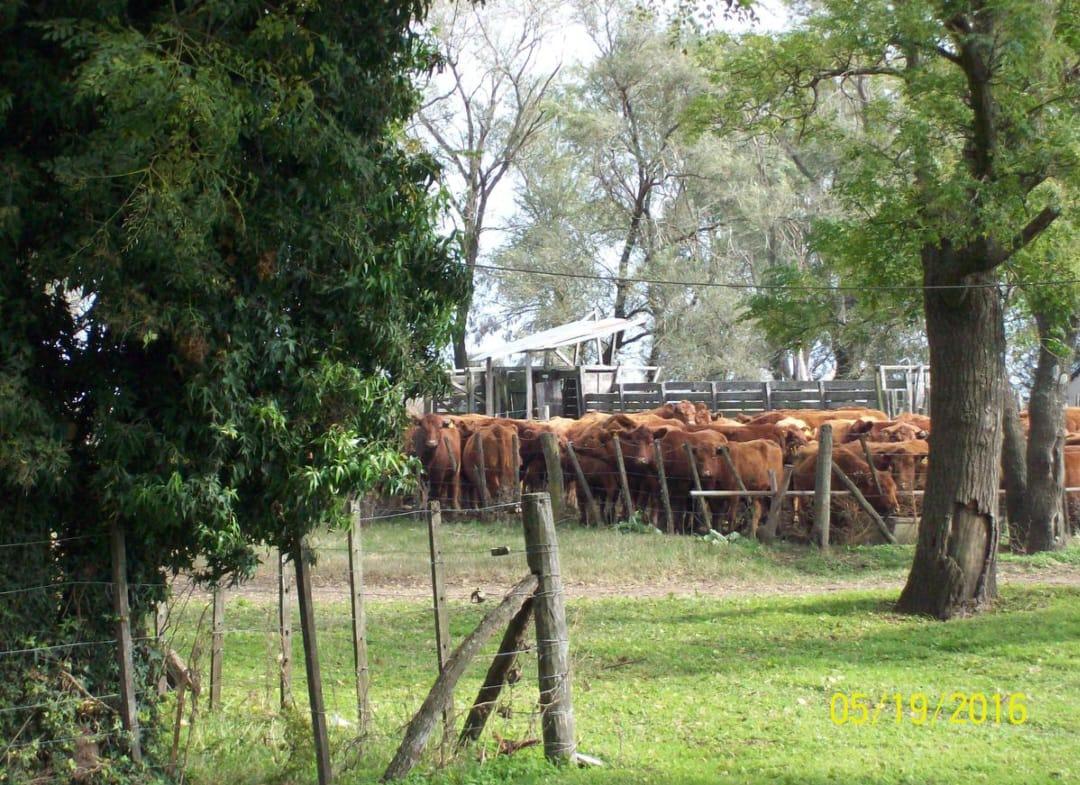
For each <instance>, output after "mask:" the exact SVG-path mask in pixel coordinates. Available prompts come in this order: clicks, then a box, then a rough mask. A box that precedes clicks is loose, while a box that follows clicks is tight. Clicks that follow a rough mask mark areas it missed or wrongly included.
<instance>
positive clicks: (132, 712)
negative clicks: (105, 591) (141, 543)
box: [109, 520, 142, 763]
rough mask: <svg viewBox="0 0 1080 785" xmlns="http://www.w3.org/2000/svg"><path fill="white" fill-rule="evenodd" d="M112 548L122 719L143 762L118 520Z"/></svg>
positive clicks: (133, 751) (111, 529) (130, 747)
mask: <svg viewBox="0 0 1080 785" xmlns="http://www.w3.org/2000/svg"><path fill="white" fill-rule="evenodd" d="M109 546H110V549H111V550H112V590H113V612H114V613H115V614H116V640H117V650H116V654H117V659H118V660H119V664H120V720H121V722H123V724H124V730H125V731H127V733H128V752H129V753H130V754H131V759H132V760H133V761H134V762H135V763H141V762H142V741H141V740H140V738H139V736H140V731H139V712H138V707H137V706H136V704H135V659H134V653H133V649H132V641H131V609H130V607H129V606H128V579H127V549H126V547H125V543H124V530H123V529H121V528H120V524H118V523H117V522H116V521H115V520H113V521H111V522H110V523H109Z"/></svg>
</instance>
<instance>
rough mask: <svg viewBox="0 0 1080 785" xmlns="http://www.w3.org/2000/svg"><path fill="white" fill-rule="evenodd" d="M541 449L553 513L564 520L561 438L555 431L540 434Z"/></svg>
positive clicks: (558, 518)
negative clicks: (560, 458)
mask: <svg viewBox="0 0 1080 785" xmlns="http://www.w3.org/2000/svg"><path fill="white" fill-rule="evenodd" d="M540 449H541V450H543V451H544V468H545V470H546V471H547V482H548V492H549V493H550V494H551V509H552V514H553V515H555V516H557V520H562V514H563V476H562V461H561V460H559V440H558V439H557V438H556V437H555V434H553V433H541V434H540Z"/></svg>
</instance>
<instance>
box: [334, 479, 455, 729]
mask: <svg viewBox="0 0 1080 785" xmlns="http://www.w3.org/2000/svg"><path fill="white" fill-rule="evenodd" d="M432 504H438V502H432ZM360 513H361V509H360V501H359V500H358V499H355V500H353V521H352V524H353V525H352V528H351V529H349V536H348V537H349V600H350V606H351V608H350V609H351V611H352V644H353V667H354V668H355V677H356V721H357V727H358V728H359V729H360V731H361V732H363V731H364V729H365V728H366V727H367V724H368V718H369V717H370V715H371V711H370V708H369V706H368V690H369V688H370V685H371V672H370V671H369V670H368V651H367V608H366V607H365V605H364V551H363V540H362V539H361V538H362V534H361V528H360Z"/></svg>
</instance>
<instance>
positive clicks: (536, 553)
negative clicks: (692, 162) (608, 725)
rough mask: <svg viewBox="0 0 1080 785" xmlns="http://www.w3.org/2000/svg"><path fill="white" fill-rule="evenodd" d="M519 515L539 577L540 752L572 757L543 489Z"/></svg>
mask: <svg viewBox="0 0 1080 785" xmlns="http://www.w3.org/2000/svg"><path fill="white" fill-rule="evenodd" d="M523 517H524V522H525V550H526V558H527V560H528V562H529V569H530V570H531V571H532V573H533V574H534V575H535V576H536V578H537V582H538V583H537V587H536V595H535V605H534V608H533V612H534V614H535V618H536V650H537V654H538V655H539V661H540V662H539V669H540V722H541V726H542V728H543V733H544V755H545V757H547V759H548V760H551V761H559V762H561V761H570V760H573V758H574V754H575V752H576V750H575V744H574V704H573V699H572V696H571V692H570V640H569V630H568V629H567V626H566V605H565V601H564V598H563V591H562V575H561V572H560V569H559V545H558V542H557V541H556V539H555V519H554V517H553V516H552V513H551V499H550V497H548V495H547V494H545V493H530V494H527V495H526V496H525V508H524V516H523Z"/></svg>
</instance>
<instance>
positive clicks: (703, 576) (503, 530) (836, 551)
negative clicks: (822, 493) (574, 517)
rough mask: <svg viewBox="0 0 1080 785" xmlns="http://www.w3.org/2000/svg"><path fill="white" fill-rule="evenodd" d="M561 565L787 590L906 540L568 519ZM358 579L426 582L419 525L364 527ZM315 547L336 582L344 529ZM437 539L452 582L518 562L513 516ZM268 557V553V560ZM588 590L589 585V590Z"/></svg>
mask: <svg viewBox="0 0 1080 785" xmlns="http://www.w3.org/2000/svg"><path fill="white" fill-rule="evenodd" d="M558 537H559V546H560V558H561V560H562V566H563V574H564V576H565V581H566V583H567V585H568V587H569V588H570V589H571V593H572V594H580V595H593V594H595V593H596V592H597V591H598V592H603V591H604V590H605V589H610V588H612V587H615V588H617V589H618V590H619V591H622V590H623V589H625V588H627V587H631V588H633V589H636V590H637V591H636V593H638V594H640V593H642V592H652V593H655V592H658V591H659V592H661V593H663V592H664V591H665V590H671V591H674V592H676V593H680V594H686V593H691V594H692V593H693V592H694V591H695V589H697V590H698V591H701V592H704V591H706V590H708V589H709V588H710V587H714V588H719V589H738V588H740V587H741V588H744V589H745V590H746V591H750V592H754V591H775V590H782V591H787V590H789V589H793V588H799V587H804V588H811V589H812V588H814V587H822V588H831V587H832V585H833V584H834V583H836V582H841V583H843V585H845V586H857V585H858V584H859V583H860V582H870V583H895V582H902V581H903V579H904V577H905V576H906V575H907V571H908V569H909V567H910V565H911V558H912V554H913V553H914V546H910V545H892V546H886V545H878V546H866V547H862V546H851V547H834V548H833V549H832V551H831V553H830V554H829V555H828V556H824V555H822V554H821V553H820V552H819V551H818V550H817V549H815V548H808V547H806V546H803V545H793V544H787V543H784V542H778V543H776V544H774V545H770V546H768V547H766V546H762V545H759V544H758V543H756V542H752V541H748V540H745V539H744V540H742V541H741V542H737V543H732V544H731V545H725V544H709V543H708V542H705V541H703V540H702V539H701V538H699V537H669V536H664V535H659V534H656V535H650V534H625V535H620V534H618V533H616V532H614V531H612V530H611V529H586V528H582V527H580V526H577V525H576V524H569V525H565V526H560V527H559V528H558ZM362 541H363V550H364V579H365V582H366V583H367V584H368V585H371V586H383V587H386V586H390V587H416V588H419V589H422V590H426V587H427V585H428V581H429V577H428V551H427V547H428V545H427V528H426V525H425V524H424V523H422V522H420V521H416V520H413V519H406V520H403V521H394V522H389V523H381V524H375V525H369V526H367V527H365V528H364V531H363V535H362ZM313 544H314V546H315V548H316V549H317V551H318V564H317V565H316V568H315V570H314V576H315V577H314V580H315V584H316V587H333V586H342V587H344V585H345V583H346V581H347V576H348V552H347V549H346V543H345V537H344V535H342V534H340V533H337V532H330V533H324V534H322V535H320V536H317V537H315V538H314V539H313ZM442 546H443V553H444V561H445V564H446V573H447V580H448V582H449V583H450V584H451V585H455V586H460V587H465V586H468V587H472V586H475V585H484V584H494V585H499V586H504V585H505V586H508V585H510V584H512V583H513V582H514V581H516V580H517V578H518V577H520V576H521V575H522V574H523V571H524V570H525V559H524V554H523V552H522V548H523V547H524V543H523V540H522V534H521V526H520V523H517V522H490V523H475V522H464V523H449V524H444V526H443V535H442ZM499 546H507V547H508V548H509V549H510V550H511V553H510V554H509V555H508V556H503V557H492V556H491V555H490V550H491V549H492V548H495V547H499ZM267 561H269V560H267ZM1001 562H1002V564H1003V569H1004V570H1005V571H1006V572H1011V571H1012V572H1015V571H1021V572H1032V573H1036V574H1037V573H1038V572H1039V571H1040V570H1042V569H1045V568H1050V567H1055V566H1057V565H1061V564H1065V565H1070V566H1072V567H1074V568H1080V548H1078V547H1073V548H1070V549H1068V550H1066V551H1060V552H1054V553H1046V554H1040V555H1039V556H1036V557H1032V558H1029V557H1016V556H1012V555H1011V554H1002V556H1001ZM274 581H275V578H274V575H273V568H272V567H264V569H263V570H262V571H261V572H260V574H259V575H257V576H256V580H255V581H254V582H253V583H252V584H251V587H253V588H254V589H255V590H260V589H261V590H264V591H270V590H272V589H273V588H274V585H275V584H274ZM594 589H595V590H596V591H593V590H594Z"/></svg>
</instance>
